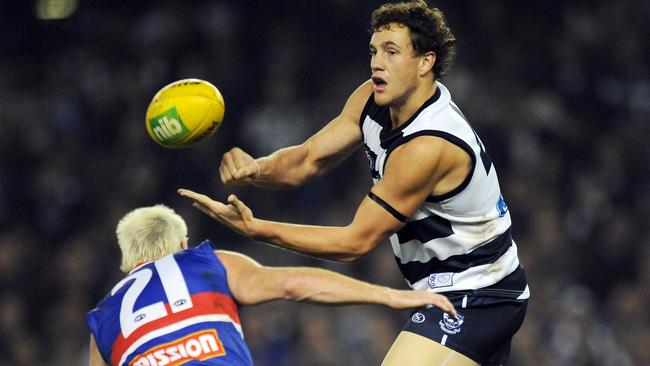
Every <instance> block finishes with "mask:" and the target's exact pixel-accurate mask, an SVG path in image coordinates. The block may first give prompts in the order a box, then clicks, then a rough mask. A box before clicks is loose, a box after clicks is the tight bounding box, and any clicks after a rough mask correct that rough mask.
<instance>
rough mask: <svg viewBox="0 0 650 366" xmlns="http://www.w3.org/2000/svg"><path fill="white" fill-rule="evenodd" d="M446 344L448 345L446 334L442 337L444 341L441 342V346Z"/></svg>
mask: <svg viewBox="0 0 650 366" xmlns="http://www.w3.org/2000/svg"><path fill="white" fill-rule="evenodd" d="M445 343H447V335H446V334H445V335H443V336H442V340H441V341H440V344H442V345H443V346H444V345H445Z"/></svg>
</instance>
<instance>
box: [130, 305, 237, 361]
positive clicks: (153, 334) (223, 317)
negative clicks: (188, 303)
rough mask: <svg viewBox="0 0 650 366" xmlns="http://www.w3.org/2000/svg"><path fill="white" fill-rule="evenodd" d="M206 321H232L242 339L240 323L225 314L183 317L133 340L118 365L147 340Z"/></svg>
mask: <svg viewBox="0 0 650 366" xmlns="http://www.w3.org/2000/svg"><path fill="white" fill-rule="evenodd" d="M206 322H228V323H232V325H233V326H234V327H235V329H237V331H238V332H239V334H240V335H241V337H242V339H244V333H243V332H242V328H241V325H239V324H237V323H235V321H234V320H232V318H231V317H230V316H228V315H226V314H213V315H200V316H195V317H193V318H189V319H185V320H182V321H179V322H177V323H174V324H171V325H168V326H166V327H163V328H160V329H156V330H154V331H152V332H149V333H147V334H145V335H143V336H142V337H140V338H139V339H138V340H136V341H135V342H133V344H131V346H130V347H129V348H128V349H127V350H126V351H125V352H124V354H122V358H120V363H118V365H120V366H122V365H123V364H124V361H126V358H127V357H128V356H130V355H131V353H133V352H134V351H135V350H136V349H138V347H140V346H141V345H143V344H145V343H147V342H149V341H150V340H152V339H154V338H157V337H161V336H164V335H165V334H169V333H171V332H175V331H177V330H180V329H183V328H185V327H189V326H190V325H194V324H199V323H206Z"/></svg>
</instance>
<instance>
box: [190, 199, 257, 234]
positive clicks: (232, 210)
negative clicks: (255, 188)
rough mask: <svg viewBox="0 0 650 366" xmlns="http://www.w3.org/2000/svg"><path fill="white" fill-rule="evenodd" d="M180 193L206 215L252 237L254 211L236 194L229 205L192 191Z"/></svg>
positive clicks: (229, 200) (229, 201)
mask: <svg viewBox="0 0 650 366" xmlns="http://www.w3.org/2000/svg"><path fill="white" fill-rule="evenodd" d="M178 193H179V194H180V195H181V196H183V197H187V198H190V199H191V200H193V201H194V203H192V206H194V207H195V208H197V209H199V210H201V211H202V212H203V213H205V214H206V215H208V216H210V217H212V218H213V219H215V220H217V221H219V222H221V223H223V224H224V225H226V226H228V227H230V228H231V229H233V230H235V231H237V232H239V233H240V234H243V235H246V236H251V235H252V222H253V211H251V209H250V208H248V206H246V205H245V204H244V203H243V202H242V201H240V200H239V198H237V196H235V195H234V194H231V195H230V196H229V197H228V204H224V203H221V202H219V201H215V200H213V199H212V198H210V197H208V196H206V195H204V194H200V193H196V192H193V191H190V190H188V189H183V188H181V189H179V190H178Z"/></svg>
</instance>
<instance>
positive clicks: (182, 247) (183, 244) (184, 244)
mask: <svg viewBox="0 0 650 366" xmlns="http://www.w3.org/2000/svg"><path fill="white" fill-rule="evenodd" d="M187 248H188V247H187V238H185V239H183V241H181V250H185V249H187Z"/></svg>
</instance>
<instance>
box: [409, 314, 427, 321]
mask: <svg viewBox="0 0 650 366" xmlns="http://www.w3.org/2000/svg"><path fill="white" fill-rule="evenodd" d="M424 319H426V318H425V316H424V314H422V313H415V314H413V316H412V317H411V321H412V322H413V323H418V324H420V323H422V322H423V321H424Z"/></svg>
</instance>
